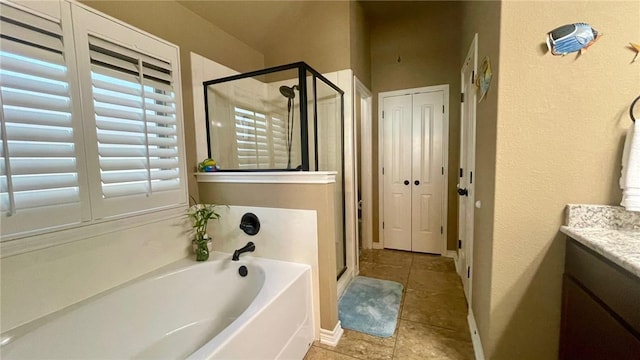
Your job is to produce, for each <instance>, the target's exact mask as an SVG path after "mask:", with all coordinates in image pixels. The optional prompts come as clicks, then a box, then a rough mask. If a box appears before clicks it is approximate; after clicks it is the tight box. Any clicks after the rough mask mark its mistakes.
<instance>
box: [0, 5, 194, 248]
mask: <svg viewBox="0 0 640 360" xmlns="http://www.w3.org/2000/svg"><path fill="white" fill-rule="evenodd" d="M59 4H60V8H59V10H60V11H59V13H55V12H54V15H51V14H42V13H38V12H36V11H32V10H30V9H28V8H25V7H22V6H20V5H15V4H13V3H10V2H2V3H0V120H1V122H0V171H1V173H0V206H1V215H2V227H1V231H2V240H3V241H4V240H7V239H13V238H19V237H21V236H25V235H30V234H35V233H42V232H47V231H51V230H56V229H60V228H68V227H73V226H76V225H87V224H92V223H95V222H96V221H100V220H101V219H106V218H116V219H117V218H123V217H128V216H130V215H131V214H137V213H148V212H153V211H155V210H157V209H166V208H171V207H177V206H184V205H185V204H186V186H185V180H184V173H185V171H184V155H183V143H182V135H181V134H182V130H181V126H182V119H181V117H180V107H179V106H180V101H179V99H180V93H179V78H178V74H177V69H178V50H177V48H176V47H175V46H173V45H169V44H167V43H164V42H162V41H160V40H158V39H155V38H152V37H150V36H148V35H146V34H143V33H141V32H138V31H136V30H133V29H131V28H129V27H127V26H124V25H122V24H119V23H116V22H113V21H112V20H110V19H107V18H105V17H102V16H100V15H98V14H96V13H94V12H91V11H89V10H87V9H85V8H84V7H79V6H77V5H75V4H70V3H68V2H66V1H60V2H59ZM27 5H28V3H27ZM72 8H73V15H72V11H71V9H72ZM72 24H73V26H72ZM72 29H73V30H72ZM105 29H108V30H109V31H107V33H108V34H109V37H108V38H107V37H106V36H104V35H99V34H100V33H104V30H105ZM98 30H99V31H98Z"/></svg>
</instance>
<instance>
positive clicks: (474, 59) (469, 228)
mask: <svg viewBox="0 0 640 360" xmlns="http://www.w3.org/2000/svg"><path fill="white" fill-rule="evenodd" d="M467 63H469V66H473V68H472V71H473V74H474V77H477V76H478V34H475V35H474V37H473V40H472V42H471V46H470V47H469V51H468V52H467V56H466V57H465V60H464V62H463V64H462V68H461V69H460V83H461V86H463V85H464V82H465V81H466V79H465V76H464V70H465V65H466V64H467ZM461 88H462V87H461ZM467 95H468V98H466V97H467ZM464 100H465V101H464V103H461V104H460V138H461V142H460V157H461V158H462V151H463V147H464V146H465V145H466V144H465V143H463V137H462V135H463V131H464V129H465V124H464V121H465V120H468V121H469V122H470V131H469V136H470V139H471V144H470V146H469V148H468V149H466V154H467V164H466V165H465V164H460V167H461V168H462V167H465V166H466V168H465V169H464V173H465V176H469V175H468V174H470V173H475V172H476V171H475V170H476V169H475V164H476V160H475V159H476V151H475V149H476V104H477V96H476V91H475V88H474V87H473V85H472V86H471V89H470V91H468V93H467V94H465V99H464ZM465 104H469V105H470V110H469V113H467V111H466V106H465ZM476 178H477V174H476ZM467 191H468V194H469V198H468V201H467V206H466V208H465V211H466V213H465V216H466V217H467V218H468V219H469V221H467V219H464V221H463V223H462V224H458V227H459V228H460V227H461V226H466V228H465V235H466V239H462V240H463V244H462V247H463V248H464V253H465V259H466V262H467V263H466V265H467V267H469V268H470V269H471V271H469V277H468V279H467V280H466V281H467V282H468V284H467V289H466V290H467V291H466V295H467V302H468V303H469V304H470V303H471V296H472V289H473V286H472V285H473V230H474V227H475V224H474V212H475V204H474V202H475V201H474V200H475V181H473V182H470V183H469V184H467ZM458 211H459V209H458ZM458 218H459V217H458ZM458 259H460V257H458ZM464 265H465V264H462V263H459V264H458V266H457V268H458V269H459V271H460V272H459V275H460V277H461V278H462V281H463V284H464V282H465V277H466V276H467V271H468V270H467V268H466V267H465V266H464Z"/></svg>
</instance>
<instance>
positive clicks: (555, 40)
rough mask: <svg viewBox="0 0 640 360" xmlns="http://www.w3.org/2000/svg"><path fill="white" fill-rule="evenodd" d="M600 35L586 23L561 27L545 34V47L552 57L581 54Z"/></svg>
mask: <svg viewBox="0 0 640 360" xmlns="http://www.w3.org/2000/svg"><path fill="white" fill-rule="evenodd" d="M600 36H602V34H599V33H598V31H597V30H596V29H594V28H592V27H591V25H589V24H586V23H575V24H568V25H562V26H560V27H559V28H556V29H553V30H551V31H550V32H549V33H547V47H548V48H549V51H551V54H553V55H562V56H564V55H567V54H569V53H573V52H576V51H580V53H581V54H582V53H583V52H585V51H586V50H587V49H588V48H589V47H590V46H591V45H593V44H594V43H595V42H596V41H597V40H598V39H599V38H600Z"/></svg>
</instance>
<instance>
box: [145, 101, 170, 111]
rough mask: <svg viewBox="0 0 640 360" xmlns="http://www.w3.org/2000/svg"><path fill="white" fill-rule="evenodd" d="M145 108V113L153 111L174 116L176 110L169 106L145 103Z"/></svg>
mask: <svg viewBox="0 0 640 360" xmlns="http://www.w3.org/2000/svg"><path fill="white" fill-rule="evenodd" d="M145 106H146V108H147V111H155V112H159V113H163V114H175V112H176V109H175V108H174V107H173V106H169V105H160V104H151V103H149V102H147V103H146V105H145Z"/></svg>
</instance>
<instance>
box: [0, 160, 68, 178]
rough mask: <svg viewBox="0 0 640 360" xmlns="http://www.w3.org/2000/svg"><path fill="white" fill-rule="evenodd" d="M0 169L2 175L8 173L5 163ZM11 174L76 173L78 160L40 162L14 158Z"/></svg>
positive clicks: (0, 165)
mask: <svg viewBox="0 0 640 360" xmlns="http://www.w3.org/2000/svg"><path fill="white" fill-rule="evenodd" d="M0 168H1V169H2V173H6V172H5V169H4V162H2V163H0ZM11 173H12V174H13V175H29V174H42V175H44V174H60V173H76V160H75V159H74V158H55V159H47V161H38V159H27V158H16V159H13V158H12V159H11Z"/></svg>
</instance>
